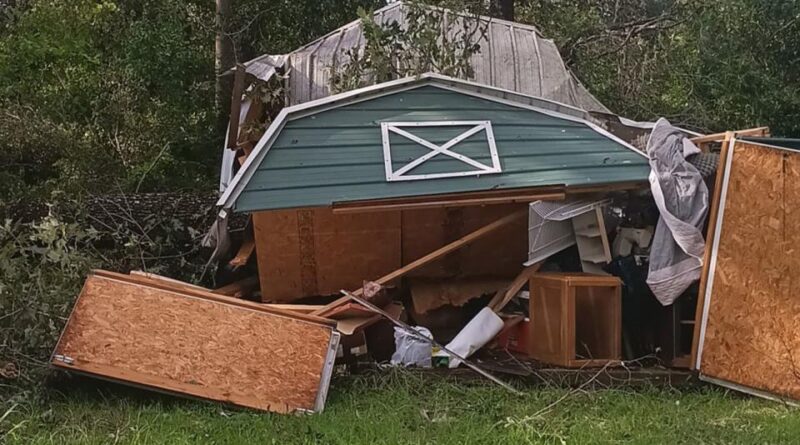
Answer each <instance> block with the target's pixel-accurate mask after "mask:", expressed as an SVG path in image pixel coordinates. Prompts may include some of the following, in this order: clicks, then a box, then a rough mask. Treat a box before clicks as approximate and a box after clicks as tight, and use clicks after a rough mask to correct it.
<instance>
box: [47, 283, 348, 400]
mask: <svg viewBox="0 0 800 445" xmlns="http://www.w3.org/2000/svg"><path fill="white" fill-rule="evenodd" d="M220 298H222V297H220ZM333 337H334V334H333V329H332V328H331V327H330V326H326V325H324V324H319V323H313V322H309V321H305V320H298V319H295V318H292V317H290V316H283V315H276V314H273V313H269V312H265V311H262V310H258V309H251V308H248V307H244V306H241V305H234V304H226V303H224V302H221V301H213V300H208V299H205V298H201V297H199V296H196V295H191V294H185V293H182V292H180V291H175V290H170V289H169V288H156V287H151V286H148V285H144V284H141V283H136V282H132V281H123V280H118V279H114V278H111V277H108V276H102V275H96V274H92V275H90V276H89V277H88V279H87V280H86V283H85V284H84V288H83V290H82V292H81V295H80V297H79V298H78V301H77V302H76V303H75V308H74V310H73V313H72V315H71V316H70V319H69V321H68V322H67V325H66V327H65V329H64V332H63V333H62V337H61V339H60V340H59V343H58V345H57V346H56V350H55V352H54V355H53V361H52V363H53V364H54V365H56V366H59V367H62V368H66V369H70V370H74V371H81V372H86V373H90V374H94V375H99V376H102V377H106V378H111V379H115V380H120V381H123V382H127V383H132V384H138V385H144V386H148V387H154V388H157V389H162V390H166V391H173V392H179V393H183V394H188V395H191V396H196V397H202V398H207V399H213V400H218V401H223V402H229V403H233V404H238V405H242V406H246V407H251V408H256V409H262V410H269V411H276V412H290V411H294V410H298V409H299V410H315V407H317V406H320V407H321V405H318V397H319V396H320V393H322V400H323V401H324V393H325V392H326V391H327V380H328V378H329V377H330V373H329V372H330V371H326V370H325V369H326V366H325V364H326V361H327V360H328V358H329V357H328V351H329V349H330V348H331V345H332V343H334V344H333V347H334V348H335V342H336V340H335V339H333V341H332V338H333ZM323 382H324V383H323Z"/></svg>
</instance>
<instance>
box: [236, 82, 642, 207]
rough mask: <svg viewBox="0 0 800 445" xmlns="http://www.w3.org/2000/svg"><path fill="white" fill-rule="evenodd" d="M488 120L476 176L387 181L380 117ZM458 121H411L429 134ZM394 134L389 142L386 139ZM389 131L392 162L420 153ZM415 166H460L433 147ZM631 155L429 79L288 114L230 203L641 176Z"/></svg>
mask: <svg viewBox="0 0 800 445" xmlns="http://www.w3.org/2000/svg"><path fill="white" fill-rule="evenodd" d="M431 120H433V121H452V120H491V122H492V127H493V131H494V135H495V139H496V145H497V150H498V154H499V157H500V163H501V165H502V169H503V173H501V174H487V175H484V176H481V177H476V176H469V177H461V178H442V179H429V180H418V181H403V182H387V181H386V177H385V171H384V165H383V164H384V159H383V147H382V143H381V131H380V123H381V122H396V121H431ZM465 129H466V128H461V127H457V128H449V129H442V128H436V129H432V128H413V129H409V132H411V133H413V134H415V135H418V136H420V137H422V138H425V139H427V140H430V141H431V142H434V143H437V142H438V143H442V142H445V141H447V140H449V139H450V138H451V137H453V136H454V135H456V134H459V133H460V132H461V131H463V130H465ZM396 144H397V145H396ZM486 147H487V145H486V142H485V140H484V139H481V137H479V135H478V136H476V137H473V138H470V139H468V140H467V141H465V145H464V146H461V145H458V146H456V148H454V150H455V151H456V152H458V153H462V154H465V155H476V156H478V155H479V154H480V153H486V155H485V156H483V157H480V156H478V159H477V160H479V161H482V162H485V163H490V161H489V160H488V149H487V148H486ZM427 152H428V150H427V149H425V148H422V147H417V146H415V144H414V143H413V142H411V141H408V140H404V139H402V138H399V139H395V137H394V135H393V136H392V153H393V155H395V154H397V156H398V157H397V158H394V159H393V161H395V165H394V167H395V168H399V166H400V165H403V164H405V163H407V162H408V161H410V160H412V159H414V158H416V157H418V156H421V155H422V154H425V153H427ZM427 163H430V164H429V165H427V166H426V165H425V164H422V166H420V168H422V167H423V166H424V167H425V169H423V170H413V171H412V172H413V173H424V172H425V171H426V170H429V169H434V170H435V171H436V172H442V171H451V170H454V169H460V170H463V169H465V166H466V165H465V164H463V163H461V162H460V161H456V160H453V159H450V158H447V157H446V156H444V155H437V156H435V157H434V158H432V159H431V160H430V161H428V162H427ZM648 172H649V167H648V164H647V161H646V159H645V158H644V157H642V156H641V155H639V154H637V153H634V152H633V151H631V150H630V149H628V148H626V147H624V146H623V145H621V144H619V143H617V142H615V141H613V140H611V139H609V138H607V137H604V136H603V135H601V134H599V133H597V132H596V131H594V130H592V129H591V128H590V127H588V126H587V125H585V124H583V123H580V122H573V121H569V120H565V119H561V118H556V117H552V116H549V115H546V114H543V113H539V112H536V111H531V110H526V109H522V108H518V107H514V106H511V105H505V104H502V103H498V102H494V101H490V100H487V99H483V98H478V97H474V96H470V95H467V94H463V93H459V92H455V91H450V90H445V89H442V88H438V87H436V86H433V85H427V86H421V87H418V88H415V89H412V90H408V91H401V92H396V93H393V94H389V95H386V96H381V97H377V98H374V99H370V100H367V101H364V102H359V103H355V104H351V105H346V106H342V107H340V108H335V109H331V110H327V111H321V112H318V113H316V114H312V115H310V116H306V117H302V118H298V119H295V120H291V121H289V122H287V123H286V125H285V127H284V128H283V130H282V131H281V132H280V133H279V135H278V136H277V138H276V139H275V141H274V143H273V144H272V147H271V148H270V149H269V151H268V152H267V154H266V156H265V157H264V159H263V160H262V162H261V164H260V165H259V166H258V169H257V170H256V171H255V173H254V175H253V176H252V178H250V180H249V181H248V183H247V184H246V186H245V188H244V189H243V191H242V193H241V195H240V196H239V198H238V199H237V201H236V205H235V208H236V210H237V211H255V210H265V209H278V208H291V207H310V206H327V205H330V204H331V203H333V202H343V201H356V200H364V199H378V198H390V197H402V196H414V195H426V194H438V193H450V192H465V191H480V190H490V189H504V188H516V187H533V186H545V185H559V184H565V185H567V186H574V185H591V184H603V183H615V182H626V181H643V180H646V179H647V175H648Z"/></svg>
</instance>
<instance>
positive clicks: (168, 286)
mask: <svg viewBox="0 0 800 445" xmlns="http://www.w3.org/2000/svg"><path fill="white" fill-rule="evenodd" d="M92 274H93V275H97V276H102V277H107V278H113V279H116V280H119V281H124V282H128V283H136V284H144V285H148V286H151V287H154V288H157V289H161V290H170V291H178V292H181V293H183V294H186V295H188V296H193V297H197V298H204V299H207V300H212V301H217V302H219V303H228V304H231V305H234V306H239V307H243V308H247V309H253V310H256V311H261V312H268V313H271V314H275V315H284V316H287V317H291V318H299V319H302V320H305V321H310V322H313V323H319V324H324V325H327V326H334V325H335V324H336V322H335V321H333V320H328V319H327V318H323V317H317V316H314V315H310V314H300V313H297V312H292V311H287V310H282V309H277V308H271V307H269V306H267V305H264V304H259V303H253V302H252V301H247V300H240V299H238V298H232V297H228V296H226V295H222V294H215V293H213V292H210V291H201V290H197V289H194V288H192V287H191V286H180V285H176V284H172V283H165V282H161V281H158V280H151V279H149V278H146V277H142V276H136V275H125V274H121V273H117V272H111V271H108V270H99V269H98V270H93V271H92Z"/></svg>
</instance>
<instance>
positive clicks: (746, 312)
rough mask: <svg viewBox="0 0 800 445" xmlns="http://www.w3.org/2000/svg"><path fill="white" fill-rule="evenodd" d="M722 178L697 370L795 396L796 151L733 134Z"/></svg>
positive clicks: (799, 177)
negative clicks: (741, 139)
mask: <svg viewBox="0 0 800 445" xmlns="http://www.w3.org/2000/svg"><path fill="white" fill-rule="evenodd" d="M730 156H732V158H731V160H730V170H729V171H727V172H726V178H725V182H723V188H722V196H721V201H720V202H721V205H720V211H719V213H720V215H719V217H718V220H717V221H718V226H717V227H718V231H717V235H716V236H715V239H714V245H713V247H712V249H713V250H712V257H711V262H710V272H709V273H710V275H709V280H708V284H707V287H706V296H707V297H706V306H705V308H704V316H703V324H702V326H703V327H702V331H701V338H700V346H699V357H698V362H699V369H700V372H701V378H704V379H706V380H712V381H715V382H717V383H722V384H724V385H726V386H731V387H733V388H735V389H739V390H744V391H746V392H749V393H753V394H757V395H762V396H770V397H776V398H790V399H794V400H800V377H799V376H798V372H797V370H798V369H800V356H798V355H800V354H798V351H800V330H799V329H798V324H797V323H798V319H799V317H800V298H798V289H800V256H799V255H798V252H797V249H798V247H797V246H800V231H798V228H800V154H798V153H797V152H793V151H789V150H781V149H776V148H768V147H764V146H759V145H754V144H749V143H742V142H737V143H736V144H735V145H734V147H733V151H732V154H731V155H730Z"/></svg>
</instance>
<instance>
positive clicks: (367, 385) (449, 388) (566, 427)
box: [0, 371, 800, 445]
mask: <svg viewBox="0 0 800 445" xmlns="http://www.w3.org/2000/svg"><path fill="white" fill-rule="evenodd" d="M567 392H568V390H566V389H557V388H528V389H526V394H525V395H524V396H522V397H518V396H514V395H511V394H509V393H507V392H506V391H505V390H503V389H501V388H499V387H496V386H490V385H489V384H483V383H478V382H463V381H459V382H454V381H452V380H450V379H448V378H446V377H441V376H430V375H424V376H423V375H420V374H417V373H411V372H400V371H392V372H385V373H382V374H368V375H362V376H356V377H341V378H338V379H336V380H334V383H333V387H332V390H331V392H330V393H329V397H328V403H327V406H326V408H325V412H324V413H322V414H320V415H290V416H282V415H274V414H267V413H259V412H254V411H247V410H238V409H234V408H231V407H227V406H222V405H218V404H213V403H207V402H199V401H189V400H183V399H179V398H175V397H170V396H162V395H155V394H154V393H151V392H147V391H142V390H135V389H130V388H126V387H122V386H118V385H113V384H106V383H98V382H96V381H93V380H87V379H78V380H70V381H68V382H66V383H65V382H61V383H58V384H56V385H51V387H48V388H47V389H45V390H41V391H39V392H37V393H36V395H30V394H29V395H27V396H24V397H18V399H17V400H16V401H15V400H6V401H4V402H3V404H2V405H0V406H3V409H2V410H0V442H3V441H5V442H6V443H9V444H58V445H64V444H73V443H76V444H106V443H115V444H149V443H164V444H196V443H210V444H251V443H259V444H295V443H297V444H313V443H321V444H370V445H375V444H400V443H403V444H427V443H443V444H472V443H486V444H526V443H555V444H560V443H570V444H572V443H577V444H582V443H642V444H653V443H669V444H680V443H690V444H698V443H737V444H740V443H759V444H781V443H787V444H788V443H798V441H799V440H800V411H799V410H796V409H792V408H789V407H786V406H782V405H780V404H776V403H773V402H768V401H764V400H760V399H755V398H748V397H744V396H740V395H738V394H735V393H731V392H727V391H724V390H721V389H717V388H715V387H710V386H709V387H702V388H697V389H692V390H685V391H677V390H674V389H656V388H650V389H643V390H642V389H640V390H636V391H634V390H610V389H609V390H597V391H590V392H585V393H583V392H581V393H574V394H571V395H570V396H568V397H566V398H565V399H564V400H562V401H561V402H559V403H557V404H556V405H555V406H553V407H552V408H551V409H545V408H546V407H547V406H548V405H550V404H552V403H553V402H554V401H557V400H559V399H560V398H562V396H564V395H565V393H567ZM3 413H5V415H3Z"/></svg>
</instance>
